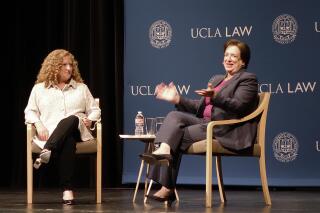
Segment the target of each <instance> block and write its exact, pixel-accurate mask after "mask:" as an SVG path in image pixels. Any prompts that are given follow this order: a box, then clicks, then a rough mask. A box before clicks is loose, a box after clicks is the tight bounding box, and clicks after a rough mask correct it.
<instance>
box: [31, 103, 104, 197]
mask: <svg viewBox="0 0 320 213" xmlns="http://www.w3.org/2000/svg"><path fill="white" fill-rule="evenodd" d="M95 100H96V101H97V102H98V103H99V99H95ZM96 125H97V126H96V128H97V129H96V137H95V139H94V140H91V141H86V142H80V143H77V150H76V153H77V154H95V156H96V202H97V203H101V189H102V185H101V174H102V173H101V171H102V124H101V122H100V121H98V122H97V124H96ZM35 133H36V129H35V127H34V126H33V125H32V124H27V203H32V201H33V159H32V153H38V154H39V153H40V152H41V149H40V148H39V147H38V146H37V145H36V144H34V143H33V142H32V138H33V136H34V135H35Z"/></svg>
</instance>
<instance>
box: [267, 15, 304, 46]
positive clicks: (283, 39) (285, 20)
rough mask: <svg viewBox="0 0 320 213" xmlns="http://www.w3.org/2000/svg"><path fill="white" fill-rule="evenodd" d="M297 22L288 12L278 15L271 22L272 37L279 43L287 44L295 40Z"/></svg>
mask: <svg viewBox="0 0 320 213" xmlns="http://www.w3.org/2000/svg"><path fill="white" fill-rule="evenodd" d="M297 31H298V24H297V21H296V20H295V18H293V17H292V16H290V15H288V14H284V15H281V16H278V17H277V18H276V19H275V20H274V21H273V24H272V33H273V38H274V40H275V41H276V42H278V43H280V44H288V43H291V42H293V41H294V40H295V38H296V35H297Z"/></svg>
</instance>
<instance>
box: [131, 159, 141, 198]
mask: <svg viewBox="0 0 320 213" xmlns="http://www.w3.org/2000/svg"><path fill="white" fill-rule="evenodd" d="M143 166H144V160H141V163H140V169H139V174H138V179H137V183H136V189H135V190H134V195H133V199H132V202H135V200H136V196H137V192H138V188H139V184H140V178H141V174H142V170H143Z"/></svg>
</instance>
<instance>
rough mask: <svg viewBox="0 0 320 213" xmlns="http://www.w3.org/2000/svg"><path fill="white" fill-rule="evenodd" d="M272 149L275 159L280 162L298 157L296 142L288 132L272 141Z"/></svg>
mask: <svg viewBox="0 0 320 213" xmlns="http://www.w3.org/2000/svg"><path fill="white" fill-rule="evenodd" d="M272 147H273V153H274V156H275V158H276V159H277V160H278V161H281V162H290V161H293V160H295V159H296V157H297V155H298V148H299V145H298V141H297V139H296V137H295V136H294V135H292V134H290V133H288V132H282V133H280V134H278V135H277V136H276V137H275V138H274V140H273V146H272Z"/></svg>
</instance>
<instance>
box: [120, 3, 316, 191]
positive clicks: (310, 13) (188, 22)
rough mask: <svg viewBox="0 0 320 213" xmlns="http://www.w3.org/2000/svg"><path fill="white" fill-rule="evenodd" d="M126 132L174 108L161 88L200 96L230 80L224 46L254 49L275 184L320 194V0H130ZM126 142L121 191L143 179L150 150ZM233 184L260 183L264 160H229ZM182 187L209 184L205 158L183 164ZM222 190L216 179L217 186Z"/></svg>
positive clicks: (225, 163)
mask: <svg viewBox="0 0 320 213" xmlns="http://www.w3.org/2000/svg"><path fill="white" fill-rule="evenodd" d="M124 2H125V35H124V36H125V51H124V53H125V57H124V59H125V60H124V94H123V95H124V118H125V119H124V131H125V132H124V134H133V133H134V118H135V115H136V113H137V111H139V110H141V111H142V112H143V114H144V115H145V116H146V117H156V116H165V115H166V114H167V113H168V112H169V111H170V110H172V109H174V108H173V106H172V105H170V104H169V103H167V102H163V101H159V100H156V99H155V97H154V96H153V94H154V89H155V86H156V85H157V84H158V83H160V82H162V81H163V82H166V83H169V82H170V81H173V82H174V83H175V84H176V85H177V86H178V90H179V92H180V93H181V94H182V95H184V96H187V97H189V98H198V97H197V95H196V94H195V93H194V90H196V89H199V88H204V87H206V85H207V81H208V80H209V78H210V77H211V76H212V75H215V74H221V73H224V68H223V66H222V59H223V43H224V42H225V41H226V40H227V39H230V38H231V37H232V38H236V39H240V40H242V41H245V42H246V43H248V44H249V46H250V47H251V51H252V57H251V61H250V64H249V69H248V70H249V71H250V72H254V73H256V74H257V76H258V79H259V90H260V91H269V92H271V93H272V97H271V103H270V108H269V114H268V120H267V133H266V160H267V174H268V181H269V185H270V186H320V170H319V166H318V164H319V160H320V142H318V141H320V133H319V130H320V129H319V126H318V121H319V120H320V116H319V112H318V111H319V108H320V99H319V85H318V81H319V77H320V68H319V65H318V63H319V56H320V53H319V50H320V13H319V8H320V1H316V0H312V1H311V0H310V1H298V0H290V1H289V0H284V1H276V0H268V1H267V0H264V1H255V0H244V1H241V2H239V1H236V0H229V1H212V0H162V1H156V0H134V1H132V0H125V1H124ZM123 142H124V155H123V156H124V159H123V183H134V182H136V179H137V173H138V169H139V164H140V160H139V158H138V154H139V153H142V152H143V143H141V142H138V141H123ZM222 164H223V172H224V180H225V184H229V185H232V184H237V185H260V178H259V173H258V161H252V160H251V159H250V160H249V159H246V158H228V159H223V161H222ZM178 183H184V184H193V183H197V184H198V183H202V184H204V183H205V161H204V157H199V156H184V157H183V159H182V163H181V169H180V174H179V177H178ZM214 183H216V182H215V179H214Z"/></svg>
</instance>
